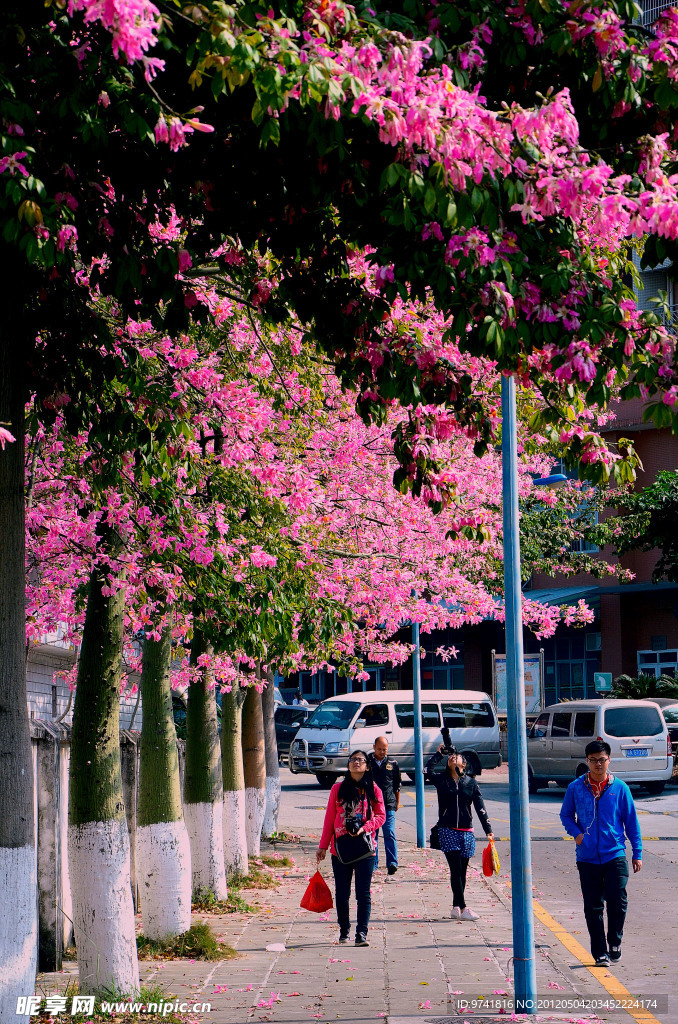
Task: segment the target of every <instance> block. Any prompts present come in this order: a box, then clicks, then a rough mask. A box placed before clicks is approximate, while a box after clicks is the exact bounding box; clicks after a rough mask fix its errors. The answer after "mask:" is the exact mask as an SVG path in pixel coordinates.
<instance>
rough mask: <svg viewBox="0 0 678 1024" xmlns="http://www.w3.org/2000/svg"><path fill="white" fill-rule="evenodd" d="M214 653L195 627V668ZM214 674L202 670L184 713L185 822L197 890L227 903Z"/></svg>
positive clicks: (190, 692)
mask: <svg viewBox="0 0 678 1024" xmlns="http://www.w3.org/2000/svg"><path fill="white" fill-rule="evenodd" d="M209 653H211V650H210V648H209V645H208V644H207V643H206V641H205V638H204V636H203V633H202V631H201V629H200V626H199V624H198V623H197V622H196V623H195V625H194V633H193V643H192V644H191V667H192V668H197V667H198V666H199V661H198V659H199V658H200V657H201V655H203V654H209ZM211 682H213V677H212V673H211V670H210V669H208V668H207V669H205V668H201V669H200V677H199V679H198V680H197V681H196V682H194V683H191V685H190V686H189V688H188V704H187V708H186V770H185V774H184V817H185V819H186V827H187V829H188V834H189V836H190V839H191V860H192V862H193V890H194V892H197V891H198V890H199V889H203V890H204V889H207V890H209V891H210V892H212V893H214V895H215V896H216V897H217V899H220V900H224V899H226V872H225V870H224V833H223V817H224V797H223V786H222V781H221V763H220V761H221V758H220V751H219V733H218V730H217V704H216V700H215V695H214V686H213V685H212V686H210V683H211Z"/></svg>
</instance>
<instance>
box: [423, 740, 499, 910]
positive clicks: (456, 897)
mask: <svg viewBox="0 0 678 1024" xmlns="http://www.w3.org/2000/svg"><path fill="white" fill-rule="evenodd" d="M445 758H447V770H446V771H445V772H435V768H436V767H437V766H438V765H439V764H440V763H441V762H442V761H444V760H445ZM465 772H466V758H465V757H464V755H463V754H458V753H457V751H456V750H455V749H454V747H447V746H446V745H445V744H444V743H441V744H440V746H439V747H438V751H437V753H435V754H433V756H432V757H430V758H429V759H428V761H427V762H426V780H427V781H428V782H431V783H432V784H433V785H434V786H435V788H436V791H437V793H438V823H437V832H438V841H439V843H440V849H441V850H442V851H443V853H444V854H445V858H446V860H447V864H448V866H449V869H450V885H451V887H452V912H451V914H450V916H451V918H452V920H453V921H477V920H478V918H479V916H480V915H479V914H476V913H474V911H472V910H471V909H470V908H469V907H467V906H466V900H465V898H464V892H465V889H466V873H467V870H468V862H469V860H470V859H471V857H472V856H473V855H474V853H475V852H476V840H475V836H474V834H473V816H472V812H471V807H475V809H476V814H477V815H478V817H479V819H480V824H481V825H482V826H483V830H484V832H485V835H486V836H487V838H488V839H493V838H494V835H493V833H492V826H491V825H490V819H489V817H488V815H487V811H486V810H485V804H484V802H483V798H482V795H481V793H480V789H479V788H478V783H477V782H476V780H475V779H474V778H473V776H471V775H466V774H465Z"/></svg>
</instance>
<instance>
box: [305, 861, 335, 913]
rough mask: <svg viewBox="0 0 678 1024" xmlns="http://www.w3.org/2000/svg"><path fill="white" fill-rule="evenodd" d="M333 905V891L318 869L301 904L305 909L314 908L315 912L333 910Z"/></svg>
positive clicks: (307, 887)
mask: <svg viewBox="0 0 678 1024" xmlns="http://www.w3.org/2000/svg"><path fill="white" fill-rule="evenodd" d="M333 905H334V904H333V903H332V893H331V892H330V890H329V888H328V886H327V883H326V881H325V879H324V878H323V876H322V875H321V874H320V872H319V871H316V873H315V874H314V875H313V877H312V878H311V880H310V882H309V883H308V885H307V886H306V892H305V893H304V895H303V896H302V897H301V906H302V907H303V908H304V910H312V911H313V913H314V914H322V913H323V911H324V910H331V909H332V907H333Z"/></svg>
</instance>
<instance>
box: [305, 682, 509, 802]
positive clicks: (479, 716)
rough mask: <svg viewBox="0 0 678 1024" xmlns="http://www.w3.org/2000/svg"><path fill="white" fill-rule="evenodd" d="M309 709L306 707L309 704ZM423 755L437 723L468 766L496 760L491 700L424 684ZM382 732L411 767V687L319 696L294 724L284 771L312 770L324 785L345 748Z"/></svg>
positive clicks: (433, 743)
mask: <svg viewBox="0 0 678 1024" xmlns="http://www.w3.org/2000/svg"><path fill="white" fill-rule="evenodd" d="M311 710H312V709H311ZM421 719H422V741H423V748H424V757H428V756H429V755H430V754H432V753H434V751H435V750H436V749H437V748H438V746H439V744H440V743H441V742H442V735H441V732H440V730H441V727H442V726H443V725H446V726H447V727H448V728H449V730H450V736H451V740H452V743H453V744H454V745H455V746H456V747H457V749H458V750H459V751H460V752H463V753H464V754H465V755H466V758H467V761H468V764H469V771H471V772H472V773H473V774H474V775H478V774H480V772H481V771H482V769H483V768H496V767H497V766H498V765H500V764H501V753H500V750H499V725H498V723H497V715H496V712H495V710H494V706H493V704H492V701H491V700H490V698H489V697H488V695H487V694H486V693H481V692H480V691H477V690H425V691H424V693H423V694H422V706H421ZM382 734H383V735H384V736H386V738H387V739H388V743H389V753H390V754H391V755H392V756H393V757H395V758H397V759H398V763H399V764H400V767H401V769H402V770H403V771H404V772H407V774H409V775H410V776H413V772H414V706H413V694H412V691H411V690H378V691H376V692H373V693H347V694H345V695H344V696H342V697H330V698H328V699H327V700H324V701H322V703H321V704H319V705H318V707H317V708H316V709H315V711H314V712H313V714H311V715H310V717H309V718H308V720H307V721H306V722H305V723H304V724H303V725H302V726H301V727H300V729H299V732H298V733H297V735H296V738H295V739H294V741H293V743H292V745H291V749H290V757H289V761H290V771H292V772H293V773H299V772H305V773H308V774H312V775H315V776H316V778H317V780H318V782H319V783H320V785H321V786H323V787H326V788H329V787H330V786H331V785H332V783H333V782H335V781H336V779H337V778H338V777H339V775H341V774H343V773H344V772H345V771H346V769H347V765H348V755H349V752H350V751H351V750H355V749H362V750H371V749H372V747H373V745H374V741H375V739H376V738H377V736H381V735H382Z"/></svg>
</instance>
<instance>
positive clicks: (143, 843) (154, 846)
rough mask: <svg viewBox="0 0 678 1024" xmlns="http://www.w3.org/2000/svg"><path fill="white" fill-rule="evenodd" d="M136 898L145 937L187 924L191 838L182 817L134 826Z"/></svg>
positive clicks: (162, 935)
mask: <svg viewBox="0 0 678 1024" xmlns="http://www.w3.org/2000/svg"><path fill="white" fill-rule="evenodd" d="M137 879H138V883H139V902H140V907H141V916H142V919H143V924H144V935H145V936H146V938H147V939H166V938H168V937H169V936H170V935H181V934H182V933H183V932H187V931H188V929H189V928H190V927H191V842H190V839H189V838H188V830H187V828H186V824H185V822H183V821H161V822H157V823H155V824H153V825H143V826H141V827H138V826H137Z"/></svg>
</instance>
